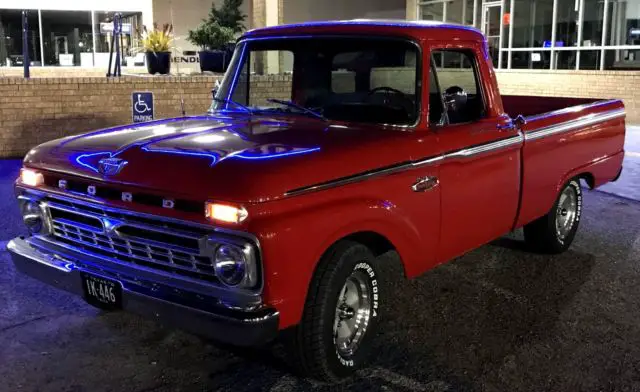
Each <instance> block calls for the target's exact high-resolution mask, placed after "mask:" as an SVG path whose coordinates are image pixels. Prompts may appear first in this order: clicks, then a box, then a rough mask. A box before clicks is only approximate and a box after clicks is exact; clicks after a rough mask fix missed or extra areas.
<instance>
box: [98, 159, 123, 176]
mask: <svg viewBox="0 0 640 392" xmlns="http://www.w3.org/2000/svg"><path fill="white" fill-rule="evenodd" d="M127 163H129V162H127V161H125V160H124V159H120V158H102V159H101V160H99V161H98V171H99V172H100V173H101V174H103V175H105V176H115V175H116V174H118V173H120V171H121V170H122V168H123V167H125V165H126V164H127Z"/></svg>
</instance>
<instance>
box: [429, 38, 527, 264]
mask: <svg viewBox="0 0 640 392" xmlns="http://www.w3.org/2000/svg"><path fill="white" fill-rule="evenodd" d="M439 45H440V44H436V45H434V46H433V47H432V50H431V53H432V58H433V60H432V62H431V66H432V68H433V69H434V70H435V73H434V75H435V76H434V81H435V83H437V85H438V86H437V88H436V92H437V94H436V96H438V95H440V96H442V101H443V104H444V105H445V107H446V109H445V114H446V116H445V119H444V121H443V122H442V121H441V123H440V124H438V125H436V126H434V125H433V124H432V129H434V132H435V133H436V135H437V137H438V146H439V148H440V152H441V154H442V156H443V159H442V161H441V163H440V187H441V189H440V195H441V203H440V205H441V216H442V218H441V222H442V223H441V226H440V228H441V233H440V245H439V246H438V250H439V251H438V261H439V262H444V261H447V260H449V259H451V258H453V257H456V256H459V255H461V254H463V253H465V252H467V251H469V250H471V249H474V248H476V247H478V246H480V245H482V244H484V243H486V242H488V241H491V240H493V239H494V238H497V237H499V236H500V235H502V234H504V233H506V232H508V231H509V230H511V228H512V227H513V224H514V221H515V218H516V214H517V209H518V203H519V197H520V189H519V187H520V157H519V155H520V148H521V145H522V136H521V135H520V133H519V132H518V131H517V130H516V129H515V128H513V127H508V125H509V124H510V123H509V121H508V118H507V119H501V125H503V127H502V128H500V129H499V128H498V115H497V114H495V112H494V111H492V110H490V109H492V108H491V106H490V105H489V102H490V100H489V99H488V98H487V97H488V94H489V92H488V91H486V89H485V88H484V86H483V85H482V84H481V83H479V82H478V81H479V80H480V78H479V76H478V75H479V74H480V69H481V66H485V65H486V64H482V65H481V64H480V63H479V62H478V59H479V58H482V57H481V53H480V50H479V48H477V47H476V46H473V44H465V43H461V44H460V45H459V46H458V47H456V48H450V47H446V46H443V47H440V46H439ZM430 99H431V100H432V99H433V94H431V96H430ZM443 104H438V103H437V102H432V103H431V104H430V110H431V109H433V110H436V111H437V108H438V107H442V105H443ZM434 117H435V116H434Z"/></svg>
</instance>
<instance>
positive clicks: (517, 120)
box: [513, 114, 527, 129]
mask: <svg viewBox="0 0 640 392" xmlns="http://www.w3.org/2000/svg"><path fill="white" fill-rule="evenodd" d="M513 123H514V124H515V126H516V128H518V129H522V127H524V126H525V125H527V119H526V118H524V116H523V115H522V114H518V116H517V117H516V118H515V119H514V120H513Z"/></svg>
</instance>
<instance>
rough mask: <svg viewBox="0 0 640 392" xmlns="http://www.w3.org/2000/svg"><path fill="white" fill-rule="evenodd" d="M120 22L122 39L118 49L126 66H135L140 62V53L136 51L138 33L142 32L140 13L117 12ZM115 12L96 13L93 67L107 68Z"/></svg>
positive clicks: (138, 43) (138, 44) (138, 45)
mask: <svg viewBox="0 0 640 392" xmlns="http://www.w3.org/2000/svg"><path fill="white" fill-rule="evenodd" d="M119 13H120V15H121V18H122V19H121V20H122V35H121V36H122V39H121V40H120V47H121V51H122V55H123V56H124V61H125V63H126V65H129V66H131V65H135V63H138V62H140V61H142V60H141V59H140V57H141V56H143V54H142V52H140V51H139V50H138V48H139V47H140V42H139V39H138V37H139V35H140V34H139V33H140V31H141V30H142V13H141V12H119ZM115 14H116V12H114V11H96V13H95V23H96V24H95V26H94V31H95V35H96V53H95V63H96V64H95V65H96V66H100V67H107V66H108V63H109V51H110V49H111V45H113V42H112V41H113V33H112V31H113V19H114V16H115Z"/></svg>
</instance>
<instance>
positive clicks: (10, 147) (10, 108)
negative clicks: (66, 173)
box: [0, 76, 216, 157]
mask: <svg viewBox="0 0 640 392" xmlns="http://www.w3.org/2000/svg"><path fill="white" fill-rule="evenodd" d="M215 80H216V77H215V76H210V77H209V76H197V77H182V78H178V77H162V78H139V77H122V78H120V79H107V78H105V77H86V78H33V79H30V80H24V79H22V78H0V157H18V156H23V155H24V154H25V153H26V151H28V150H29V149H30V148H31V147H33V146H35V145H37V144H40V143H43V142H45V141H48V140H51V139H55V138H59V137H63V136H67V135H71V134H76V133H80V132H85V131H89V130H92V129H96V128H103V127H108V126H114V125H119V124H126V123H130V122H131V93H132V92H134V91H152V92H153V93H154V101H155V116H156V118H163V117H175V116H179V115H180V97H181V96H184V100H185V109H186V112H187V114H200V113H203V112H205V111H206V110H207V108H208V107H209V105H210V103H211V88H212V86H213V85H214V82H215Z"/></svg>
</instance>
